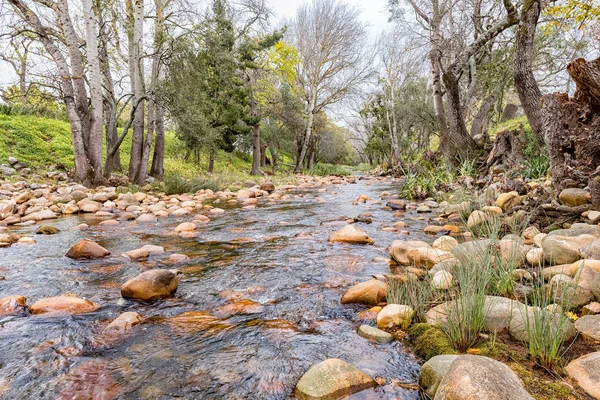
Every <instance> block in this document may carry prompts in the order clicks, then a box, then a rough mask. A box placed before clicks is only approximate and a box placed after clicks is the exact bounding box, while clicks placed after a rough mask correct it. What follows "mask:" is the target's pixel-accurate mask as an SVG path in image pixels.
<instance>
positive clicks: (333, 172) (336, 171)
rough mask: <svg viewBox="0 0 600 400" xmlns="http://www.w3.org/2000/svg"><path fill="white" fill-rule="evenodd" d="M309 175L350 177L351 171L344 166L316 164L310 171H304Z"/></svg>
mask: <svg viewBox="0 0 600 400" xmlns="http://www.w3.org/2000/svg"><path fill="white" fill-rule="evenodd" d="M306 173H307V174H309V175H315V176H349V175H352V171H351V170H350V168H349V167H346V166H344V165H333V164H324V163H318V164H316V165H315V166H314V167H313V169H312V170H310V171H306Z"/></svg>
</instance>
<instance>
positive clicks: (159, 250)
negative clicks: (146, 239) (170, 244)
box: [141, 244, 165, 255]
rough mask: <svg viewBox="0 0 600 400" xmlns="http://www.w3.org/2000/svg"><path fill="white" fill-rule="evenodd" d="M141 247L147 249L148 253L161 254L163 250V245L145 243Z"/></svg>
mask: <svg viewBox="0 0 600 400" xmlns="http://www.w3.org/2000/svg"><path fill="white" fill-rule="evenodd" d="M141 249H142V250H145V251H147V252H148V254H150V255H156V254H163V253H164V252H165V248H164V247H162V246H157V245H154V244H146V245H144V246H142V247H141Z"/></svg>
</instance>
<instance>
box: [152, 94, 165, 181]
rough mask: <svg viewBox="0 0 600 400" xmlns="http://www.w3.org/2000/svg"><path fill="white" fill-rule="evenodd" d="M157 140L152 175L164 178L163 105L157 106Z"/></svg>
mask: <svg viewBox="0 0 600 400" xmlns="http://www.w3.org/2000/svg"><path fill="white" fill-rule="evenodd" d="M155 121H156V122H155V125H156V140H155V141H154V154H153V155H152V168H151V169H150V175H151V176H153V177H154V178H156V179H160V178H162V176H163V175H164V173H165V167H164V164H165V119H164V113H163V109H162V107H161V106H160V105H159V106H158V107H156V118H155Z"/></svg>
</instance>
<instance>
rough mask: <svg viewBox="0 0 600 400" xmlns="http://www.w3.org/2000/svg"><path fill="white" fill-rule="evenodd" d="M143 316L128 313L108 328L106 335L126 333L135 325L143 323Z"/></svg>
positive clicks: (120, 316) (115, 320)
mask: <svg viewBox="0 0 600 400" xmlns="http://www.w3.org/2000/svg"><path fill="white" fill-rule="evenodd" d="M142 320H143V318H142V316H141V315H140V314H138V313H136V312H133V311H128V312H124V313H123V314H121V315H119V316H118V317H117V318H115V319H114V320H113V321H112V322H111V323H110V324H108V326H107V327H106V328H104V331H103V332H104V333H125V332H126V331H128V330H130V329H131V328H133V327H134V326H135V325H137V324H139V323H141V322H142Z"/></svg>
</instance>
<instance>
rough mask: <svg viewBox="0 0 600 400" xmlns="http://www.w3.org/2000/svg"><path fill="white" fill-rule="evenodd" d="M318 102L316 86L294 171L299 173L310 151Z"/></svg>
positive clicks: (310, 101) (313, 90)
mask: <svg viewBox="0 0 600 400" xmlns="http://www.w3.org/2000/svg"><path fill="white" fill-rule="evenodd" d="M316 104H317V93H316V88H312V89H311V95H310V100H309V102H308V107H307V116H306V130H305V131H304V140H303V141H302V149H301V150H300V155H299V156H298V159H297V160H296V168H294V173H295V174H299V173H300V172H302V167H303V166H304V159H305V158H306V153H307V151H308V146H309V144H310V137H311V135H312V130H313V125H314V122H315V108H316Z"/></svg>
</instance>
